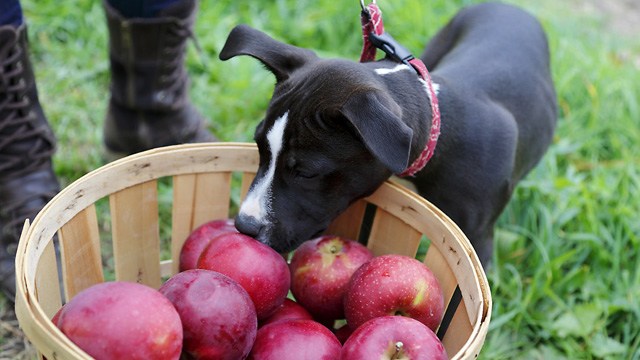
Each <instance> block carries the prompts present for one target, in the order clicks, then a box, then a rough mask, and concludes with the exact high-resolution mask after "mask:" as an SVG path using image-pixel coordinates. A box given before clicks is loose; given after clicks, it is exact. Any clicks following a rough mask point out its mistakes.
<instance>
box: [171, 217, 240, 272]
mask: <svg viewBox="0 0 640 360" xmlns="http://www.w3.org/2000/svg"><path fill="white" fill-rule="evenodd" d="M229 232H238V230H236V227H235V226H234V225H233V219H220V220H213V221H209V222H207V223H204V224H202V225H200V226H198V227H197V228H196V229H195V230H193V232H191V234H189V237H187V240H185V242H184V245H182V249H181V250H180V271H185V270H190V269H195V268H196V267H197V265H198V258H200V255H201V254H202V251H203V250H204V249H205V248H206V247H207V246H208V245H209V244H210V243H211V241H212V240H213V239H214V238H215V237H217V236H218V235H221V234H224V233H229Z"/></svg>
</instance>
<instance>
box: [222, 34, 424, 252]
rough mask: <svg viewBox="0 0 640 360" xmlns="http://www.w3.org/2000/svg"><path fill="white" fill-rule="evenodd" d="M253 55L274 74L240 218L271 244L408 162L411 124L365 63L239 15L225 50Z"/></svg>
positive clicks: (289, 242) (320, 220)
mask: <svg viewBox="0 0 640 360" xmlns="http://www.w3.org/2000/svg"><path fill="white" fill-rule="evenodd" d="M236 55H249V56H252V57H254V58H256V59H258V60H260V61H261V62H262V63H263V64H264V65H265V66H266V67H267V68H268V69H269V70H270V71H271V72H272V73H273V74H274V75H275V77H276V85H275V88H274V92H273V97H272V99H271V102H270V104H269V108H268V109H267V112H266V116H265V118H264V119H263V120H262V122H260V124H259V125H258V126H257V128H256V132H255V141H256V143H257V144H258V149H259V153H260V166H259V169H258V172H257V174H256V177H255V179H254V181H253V184H252V185H251V188H250V190H249V193H248V194H247V198H246V199H245V201H244V202H243V204H242V206H241V208H240V213H239V214H238V217H237V218H236V227H237V228H238V230H240V231H241V232H243V233H246V234H248V235H251V236H253V237H255V238H257V239H258V240H260V241H261V242H263V243H265V244H267V245H269V246H271V247H272V248H274V249H275V250H277V251H280V252H284V251H289V250H292V249H294V248H295V247H297V246H298V245H299V244H300V243H302V242H303V241H305V240H308V239H310V238H312V237H314V236H316V235H318V234H319V233H320V232H322V231H323V230H324V229H325V228H326V227H327V226H328V225H329V223H330V222H331V220H333V219H334V218H335V217H336V216H337V215H338V214H340V212H342V211H343V210H345V209H346V208H347V206H348V205H349V204H351V203H352V202H353V201H355V200H356V199H358V198H360V197H363V196H366V195H368V194H370V193H371V192H373V191H374V190H375V189H376V188H377V187H378V186H379V185H380V184H381V183H382V182H383V181H384V180H385V179H387V178H388V177H389V176H390V175H391V173H392V172H394V173H399V172H401V171H403V170H404V169H405V168H406V166H407V162H408V157H409V151H410V147H411V140H412V135H413V132H412V130H411V129H410V128H409V127H407V126H406V125H405V124H404V123H403V122H402V120H401V115H402V110H401V108H400V106H399V105H398V104H397V103H396V102H395V101H394V100H393V99H392V97H391V96H389V95H388V92H387V90H385V87H384V85H383V84H382V83H381V82H380V80H379V76H376V75H375V73H374V71H373V70H372V69H371V68H370V67H366V66H363V65H362V64H359V63H356V62H350V61H346V60H336V59H334V60H328V59H320V58H319V57H317V56H316V55H315V54H314V53H313V52H312V51H310V50H306V49H302V48H298V47H295V46H291V45H287V44H284V43H281V42H278V41H276V40H274V39H272V38H270V37H269V36H267V35H266V34H264V33H262V32H260V31H258V30H255V29H252V28H250V27H248V26H245V25H240V26H238V27H236V28H235V29H233V31H232V32H231V33H230V35H229V38H228V39H227V42H226V44H225V46H224V48H223V49H222V52H221V53H220V58H221V59H222V60H227V59H229V58H232V57H234V56H236Z"/></svg>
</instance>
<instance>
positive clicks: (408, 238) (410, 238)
mask: <svg viewBox="0 0 640 360" xmlns="http://www.w3.org/2000/svg"><path fill="white" fill-rule="evenodd" d="M421 237H422V234H421V233H420V232H418V231H416V229H414V228H412V227H411V226H409V225H407V223H406V222H404V221H402V220H400V219H398V218H397V217H395V216H393V215H391V214H390V213H389V212H387V211H385V210H383V209H378V210H377V211H376V216H375V218H374V219H373V225H372V227H371V234H370V235H369V242H368V244H367V246H368V247H369V249H371V251H372V252H373V254H374V255H376V256H378V255H382V254H400V255H406V256H410V257H414V256H416V253H417V252H418V246H420V238H421Z"/></svg>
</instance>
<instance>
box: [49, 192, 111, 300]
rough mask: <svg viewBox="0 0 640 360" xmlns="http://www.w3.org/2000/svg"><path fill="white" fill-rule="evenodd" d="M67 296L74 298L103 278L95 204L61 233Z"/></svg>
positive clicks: (71, 221) (81, 213)
mask: <svg viewBox="0 0 640 360" xmlns="http://www.w3.org/2000/svg"><path fill="white" fill-rule="evenodd" d="M58 238H59V239H60V252H61V256H62V275H63V279H64V288H65V298H66V299H71V298H72V297H74V296H75V295H76V294H77V293H79V292H80V291H82V290H84V289H86V288H88V287H89V286H91V285H95V284H97V283H101V282H103V281H104V274H103V272H102V259H101V255H100V233H99V230H98V219H97V217H96V207H95V206H94V205H91V206H89V207H88V208H86V209H84V210H83V211H81V212H80V213H78V215H76V216H74V217H73V219H71V220H70V221H69V222H68V223H66V224H65V225H64V226H62V227H61V228H60V231H59V232H58Z"/></svg>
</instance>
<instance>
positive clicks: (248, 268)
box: [198, 233, 291, 320]
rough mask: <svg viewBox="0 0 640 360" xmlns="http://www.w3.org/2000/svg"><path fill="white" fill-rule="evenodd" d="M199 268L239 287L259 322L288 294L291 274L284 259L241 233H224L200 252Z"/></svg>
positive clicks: (276, 307)
mask: <svg viewBox="0 0 640 360" xmlns="http://www.w3.org/2000/svg"><path fill="white" fill-rule="evenodd" d="M198 268H200V269H207V270H213V271H217V272H220V273H222V274H225V275H227V276H229V277H230V278H232V279H233V280H235V281H236V282H238V283H239V284H240V286H242V287H243V288H244V289H245V290H246V291H247V293H249V296H250V297H251V300H253V304H254V305H255V307H256V314H257V315H258V320H264V319H266V318H267V317H269V316H271V314H273V313H274V312H275V311H276V310H277V309H278V307H279V306H280V305H282V303H283V302H284V299H285V298H286V297H287V294H288V293H289V286H290V284H291V275H290V273H289V267H288V265H287V262H286V261H285V260H284V258H283V257H282V256H281V255H280V254H278V253H277V252H276V251H275V250H273V249H272V248H270V247H269V246H267V245H265V244H263V243H261V242H259V241H257V240H255V239H254V238H252V237H250V236H247V235H244V234H240V233H225V234H222V235H220V236H218V237H217V238H216V239H215V241H213V242H211V244H209V246H207V248H206V249H205V250H204V251H203V252H202V255H200V259H199V260H198Z"/></svg>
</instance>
